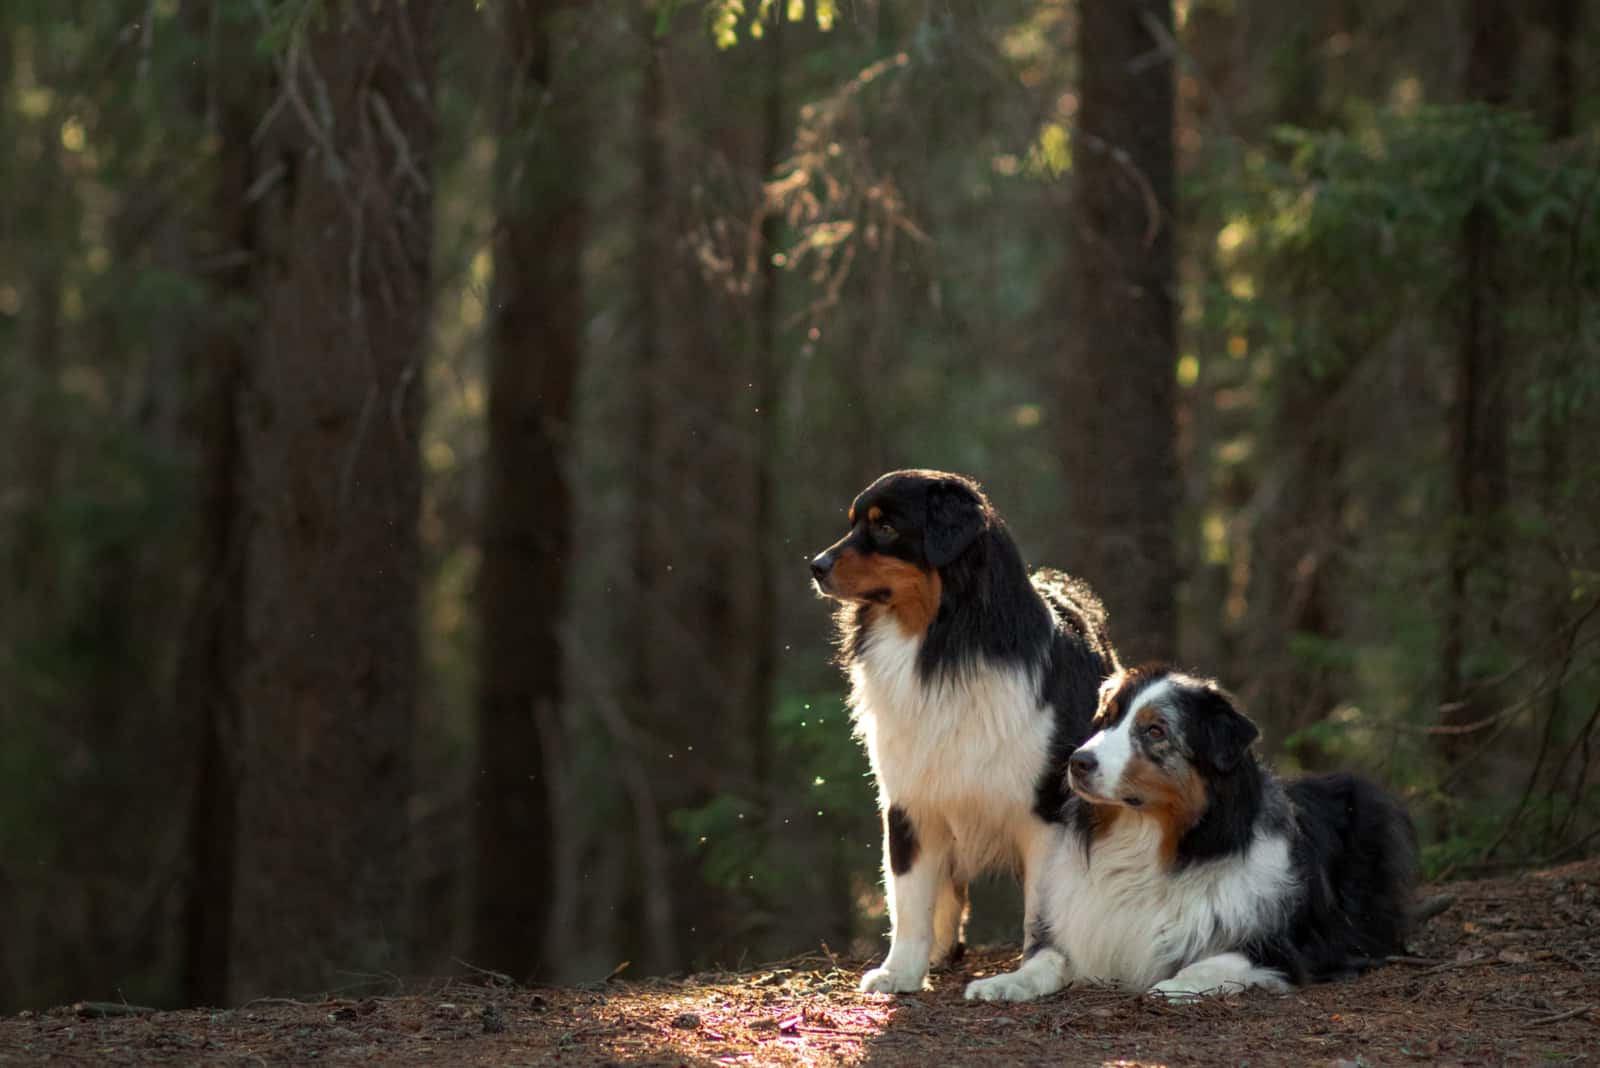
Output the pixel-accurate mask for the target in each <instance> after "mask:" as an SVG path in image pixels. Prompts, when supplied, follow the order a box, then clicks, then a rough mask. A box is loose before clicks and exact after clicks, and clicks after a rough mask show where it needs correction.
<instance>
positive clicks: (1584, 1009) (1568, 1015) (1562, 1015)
mask: <svg viewBox="0 0 1600 1068" xmlns="http://www.w3.org/2000/svg"><path fill="white" fill-rule="evenodd" d="M1593 1011H1594V1006H1593V1005H1579V1006H1578V1007H1577V1008H1575V1009H1568V1010H1567V1011H1566V1012H1558V1013H1556V1014H1555V1015H1553V1016H1541V1017H1539V1018H1538V1019H1537V1020H1529V1021H1528V1022H1527V1023H1525V1024H1523V1025H1522V1026H1523V1027H1543V1026H1544V1025H1545V1024H1553V1023H1560V1022H1561V1021H1562V1020H1570V1019H1572V1018H1573V1017H1574V1016H1583V1015H1586V1014H1588V1013H1590V1012H1593Z"/></svg>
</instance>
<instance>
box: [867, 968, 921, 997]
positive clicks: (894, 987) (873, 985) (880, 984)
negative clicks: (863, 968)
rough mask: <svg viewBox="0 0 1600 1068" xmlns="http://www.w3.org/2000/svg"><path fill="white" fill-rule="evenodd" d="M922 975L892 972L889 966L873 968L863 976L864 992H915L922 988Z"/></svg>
mask: <svg viewBox="0 0 1600 1068" xmlns="http://www.w3.org/2000/svg"><path fill="white" fill-rule="evenodd" d="M922 979H923V977H922V976H920V975H906V974H904V973H902V972H892V971H890V970H889V969H888V968H873V969H872V970H871V971H868V972H867V973H866V974H864V975H863V976H862V977H861V992H862V993H863V994H915V993H916V992H917V991H919V990H921V989H922Z"/></svg>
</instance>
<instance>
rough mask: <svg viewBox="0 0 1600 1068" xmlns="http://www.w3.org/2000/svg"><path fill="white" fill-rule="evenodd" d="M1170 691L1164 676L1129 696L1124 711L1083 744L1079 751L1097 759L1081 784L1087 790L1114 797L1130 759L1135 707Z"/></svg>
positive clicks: (1156, 702) (1154, 700)
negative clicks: (1097, 766)
mask: <svg viewBox="0 0 1600 1068" xmlns="http://www.w3.org/2000/svg"><path fill="white" fill-rule="evenodd" d="M1171 692H1172V683H1171V681H1170V680H1168V679H1162V680H1161V681H1160V682H1157V683H1154V684H1153V685H1150V686H1147V687H1145V688H1144V689H1143V690H1142V691H1140V693H1139V695H1138V696H1137V697H1135V698H1134V699H1133V704H1131V705H1130V706H1129V707H1128V711H1127V712H1126V713H1124V714H1123V717H1122V718H1121V719H1120V720H1118V721H1117V722H1116V724H1115V725H1114V726H1111V727H1108V728H1106V729H1105V730H1103V731H1101V732H1100V733H1098V734H1096V735H1095V736H1094V737H1093V738H1090V739H1089V740H1088V741H1087V742H1085V743H1084V744H1083V747H1082V749H1081V750H1080V751H1081V752H1085V753H1092V754H1094V758H1095V760H1096V761H1098V762H1099V768H1098V770H1096V772H1095V774H1094V775H1093V776H1091V779H1090V781H1088V782H1082V783H1080V785H1082V786H1083V787H1084V788H1085V789H1086V790H1088V791H1089V792H1090V793H1094V794H1100V795H1101V796H1104V797H1110V798H1115V797H1116V796H1117V795H1118V793H1119V792H1120V791H1121V789H1122V776H1123V773H1124V772H1126V771H1127V769H1128V763H1129V762H1130V761H1131V760H1132V759H1133V754H1134V749H1135V745H1134V740H1133V726H1134V722H1135V721H1136V720H1137V719H1138V716H1139V710H1140V709H1142V708H1144V707H1146V706H1147V705H1151V704H1158V703H1160V702H1162V701H1164V700H1165V699H1166V698H1167V697H1168V696H1169V695H1170V694H1171Z"/></svg>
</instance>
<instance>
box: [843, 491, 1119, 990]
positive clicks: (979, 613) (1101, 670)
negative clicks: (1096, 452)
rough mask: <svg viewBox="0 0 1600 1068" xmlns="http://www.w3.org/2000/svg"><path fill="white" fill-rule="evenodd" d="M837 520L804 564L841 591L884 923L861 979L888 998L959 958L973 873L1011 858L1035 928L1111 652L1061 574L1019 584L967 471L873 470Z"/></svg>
mask: <svg viewBox="0 0 1600 1068" xmlns="http://www.w3.org/2000/svg"><path fill="white" fill-rule="evenodd" d="M849 520H850V531H849V533H847V534H846V535H845V536H844V537H843V538H841V539H839V541H838V542H837V543H835V544H834V545H833V546H832V547H830V548H829V549H828V550H827V551H826V552H823V553H822V554H820V555H819V556H817V557H816V558H815V559H814V560H812V562H811V572H812V576H813V578H814V579H815V581H816V584H817V588H818V589H819V590H820V591H821V592H822V593H824V594H826V595H827V596H829V597H832V598H835V599H837V600H839V601H841V602H843V603H842V605H841V606H840V609H839V612H838V613H837V622H838V625H839V631H840V636H841V659H842V662H843V664H844V666H845V667H846V669H847V670H848V672H849V675H850V681H851V696H850V703H851V707H852V713H853V717H854V721H855V729H856V733H857V735H858V736H859V737H860V738H861V740H862V742H863V744H864V745H865V746H866V750H867V755H868V757H869V758H870V760H871V762H872V770H873V773H874V774H875V775H876V776H877V780H878V793H879V798H880V803H881V806H882V808H883V815H884V854H885V857H884V879H885V881H886V883H887V887H888V897H889V917H890V923H891V926H892V934H891V939H890V946H889V955H888V958H887V959H886V960H885V961H884V963H883V966H882V967H880V968H874V969H872V970H871V971H868V972H867V973H866V974H865V975H864V976H863V977H862V979H861V989H862V990H864V991H877V992H881V993H898V992H904V991H913V990H920V989H922V986H923V982H924V980H925V978H926V976H927V973H928V966H929V963H930V961H944V960H948V959H951V958H953V957H956V956H959V954H960V952H961V950H962V948H963V947H962V942H961V937H962V926H963V924H964V922H965V919H966V907H967V883H968V881H969V880H971V879H972V878H973V877H974V876H976V875H978V874H980V873H982V872H984V871H987V870H990V869H994V868H1010V869H1012V870H1017V869H1020V870H1021V872H1022V875H1023V892H1024V898H1025V907H1024V911H1025V913H1026V917H1025V923H1024V938H1025V939H1026V937H1027V935H1026V932H1028V931H1031V930H1034V929H1035V928H1036V927H1037V926H1038V925H1037V923H1036V920H1037V916H1036V912H1037V908H1038V901H1039V895H1038V885H1037V882H1038V881H1037V879H1036V878H1035V876H1036V874H1037V872H1038V871H1039V869H1040V867H1041V865H1042V862H1043V860H1044V857H1045V854H1046V847H1047V846H1048V845H1049V843H1050V841H1051V840H1052V836H1051V835H1050V833H1049V827H1050V824H1049V821H1050V820H1056V819H1059V818H1060V817H1061V813H1062V806H1063V805H1064V804H1065V803H1066V799H1067V792H1066V789H1065V786H1064V771H1065V767H1066V759H1067V756H1068V755H1069V754H1070V753H1071V752H1072V751H1073V750H1074V749H1075V748H1076V747H1077V746H1078V745H1079V744H1080V743H1081V742H1082V741H1083V740H1084V739H1085V738H1087V737H1088V734H1089V729H1090V721H1091V719H1092V717H1093V715H1094V708H1095V699H1096V694H1097V693H1098V689H1099V686H1100V683H1101V681H1102V680H1104V679H1105V677H1106V676H1107V675H1108V674H1110V672H1112V671H1113V670H1115V669H1116V666H1117V661H1116V655H1115V653H1114V652H1113V651H1112V649H1111V645H1110V643H1109V641H1108V640H1107V639H1106V637H1105V633H1104V628H1105V611H1104V609H1103V608H1102V607H1101V606H1100V602H1099V601H1098V600H1097V599H1096V598H1095V596H1094V595H1093V594H1092V593H1091V592H1089V590H1088V588H1087V587H1085V586H1084V585H1083V584H1081V583H1079V582H1077V581H1076V580H1074V579H1072V578H1069V577H1068V576H1066V575H1063V574H1060V573H1059V572H1040V573H1038V574H1036V575H1034V576H1033V577H1032V579H1030V578H1029V576H1028V573H1027V570H1026V568H1025V567H1024V566H1023V563H1022V557H1021V555H1020V554H1019V553H1018V552H1017V547H1016V544H1015V542H1013V541H1012V539H1011V535H1010V534H1009V533H1007V531H1006V526H1005V523H1003V522H1002V521H1001V519H1000V517H999V516H998V515H997V514H996V513H995V510H994V508H993V507H992V506H991V505H990V503H989V501H988V499H987V498H985V497H984V495H983V493H982V491H981V490H980V489H979V488H978V485H977V483H975V482H973V481H971V480H970V479H967V478H963V477H961V476H960V475H950V474H945V473H942V472H938V471H896V472H893V473H891V474H887V475H884V476H883V477H882V478H880V479H878V480H877V481H876V482H874V483H873V484H872V485H871V486H868V487H867V488H866V489H865V490H864V491H862V493H861V495H860V496H858V497H857V498H856V500H855V503H854V504H853V505H852V506H851V508H850V514H849Z"/></svg>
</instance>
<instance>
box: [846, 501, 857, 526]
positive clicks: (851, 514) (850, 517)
mask: <svg viewBox="0 0 1600 1068" xmlns="http://www.w3.org/2000/svg"><path fill="white" fill-rule="evenodd" d="M845 518H846V519H848V520H850V525H851V526H855V525H856V506H855V505H853V504H852V505H851V506H850V510H849V511H848V512H846V513H845Z"/></svg>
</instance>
